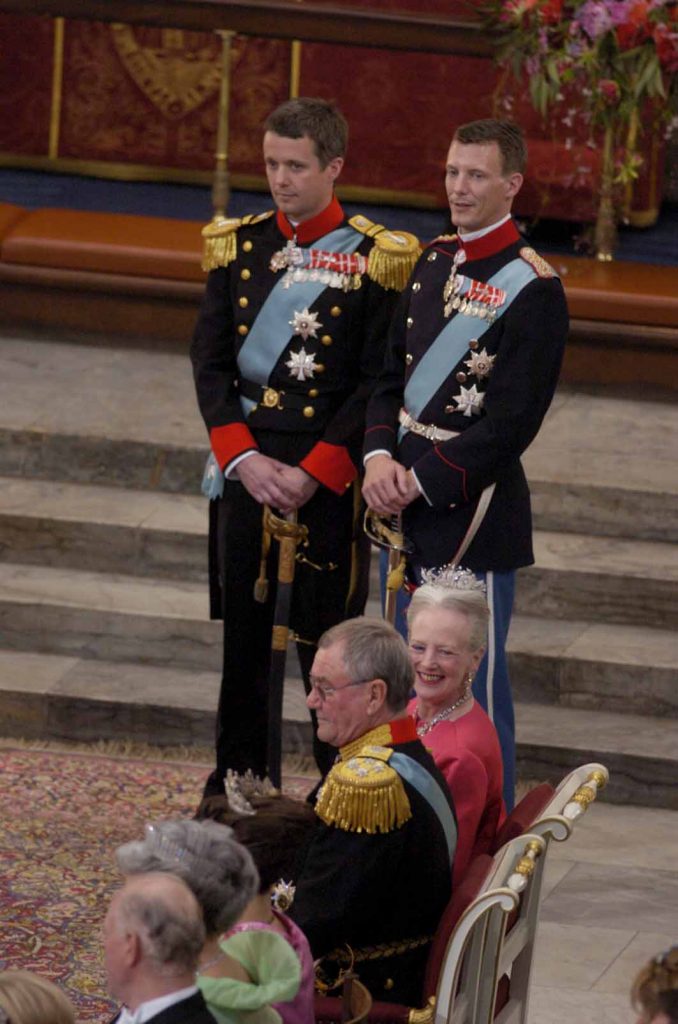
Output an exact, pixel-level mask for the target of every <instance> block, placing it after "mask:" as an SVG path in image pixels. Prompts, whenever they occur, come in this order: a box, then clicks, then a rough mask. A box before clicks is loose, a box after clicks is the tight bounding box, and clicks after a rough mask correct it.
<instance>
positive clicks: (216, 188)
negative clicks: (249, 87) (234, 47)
mask: <svg viewBox="0 0 678 1024" xmlns="http://www.w3.org/2000/svg"><path fill="white" fill-rule="evenodd" d="M217 35H219V36H221V87H220V89H219V121H218V124H217V151H216V154H215V162H214V180H213V183H212V207H213V210H214V218H213V219H214V220H219V219H221V218H223V217H225V216H226V207H227V206H228V198H229V186H228V115H229V103H230V98H231V41H232V39H233V36H234V35H235V32H228V31H226V30H220V31H219V32H217Z"/></svg>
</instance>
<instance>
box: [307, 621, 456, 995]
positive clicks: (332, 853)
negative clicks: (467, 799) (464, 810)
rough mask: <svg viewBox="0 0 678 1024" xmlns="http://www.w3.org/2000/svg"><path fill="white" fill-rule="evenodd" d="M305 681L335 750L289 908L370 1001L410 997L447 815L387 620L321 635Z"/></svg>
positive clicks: (439, 899)
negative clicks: (356, 978)
mask: <svg viewBox="0 0 678 1024" xmlns="http://www.w3.org/2000/svg"><path fill="white" fill-rule="evenodd" d="M310 681H311V687H312V688H311V692H310V694H309V696H308V698H307V703H308V706H309V707H310V708H312V709H313V710H314V711H315V712H316V715H317V720H318V737H319V738H320V739H321V740H324V741H325V742H326V743H330V744H331V745H332V746H333V747H336V748H338V750H339V757H338V759H337V761H336V763H335V764H334V766H333V768H332V769H331V771H330V772H329V774H328V775H327V777H326V779H325V781H324V782H323V783H322V785H321V787H320V789H319V791H318V793H317V796H316V803H315V810H316V814H317V817H318V821H317V823H316V827H315V832H314V833H313V837H312V839H311V841H310V843H309V844H308V846H307V849H306V855H305V858H304V860H303V863H302V866H301V868H300V871H299V875H298V877H297V880H296V881H297V892H296V897H295V902H294V904H293V906H292V909H291V911H290V914H291V916H292V917H293V918H294V920H295V921H296V922H297V924H298V925H299V926H300V927H301V928H302V929H303V931H304V932H305V933H306V935H307V937H308V939H309V942H310V944H311V949H312V951H313V955H314V956H315V957H316V958H317V957H322V958H324V959H323V965H322V966H323V969H325V968H327V971H328V973H332V972H333V967H334V966H336V967H337V969H338V967H341V966H346V962H347V963H348V964H349V965H351V964H352V965H353V966H354V969H355V971H356V973H357V974H358V976H359V977H360V979H361V981H363V982H364V983H365V985H367V987H368V988H369V989H370V991H371V993H372V995H373V996H374V998H375V999H380V1000H384V999H385V1000H388V1001H390V1002H398V1003H407V1004H408V1005H410V1006H414V1005H418V1004H419V1002H420V1000H421V991H422V984H423V976H424V969H425V964H426V958H427V955H428V950H429V946H430V941H431V938H432V936H433V933H434V932H435V930H436V927H437V925H438V921H439V920H440V917H441V915H442V912H443V910H444V909H445V906H446V904H447V902H448V900H449V898H450V892H451V864H452V861H453V859H454V852H455V847H456V821H455V814H454V806H453V803H452V798H451V796H450V794H449V791H448V788H447V786H446V784H445V780H444V778H443V777H442V775H441V774H440V772H439V771H438V769H437V768H436V766H435V764H434V762H433V758H432V757H431V755H430V754H429V753H428V751H427V750H426V749H425V748H424V746H423V744H422V743H421V740H420V739H419V738H418V736H417V733H416V729H415V726H414V721H413V719H411V718H409V717H408V715H407V702H408V699H409V696H410V693H411V691H412V686H413V683H414V670H413V668H412V664H411V662H410V658H409V656H408V652H407V647H406V646H405V642H404V640H403V639H402V637H401V636H400V635H399V634H398V633H397V632H396V631H395V629H393V627H392V626H390V625H389V624H388V623H387V622H384V621H382V620H376V619H375V620H372V619H365V618H360V619H349V620H348V621H346V622H342V623H340V624H339V625H338V626H334V627H333V628H332V629H330V630H328V631H327V632H326V633H325V634H324V635H323V636H322V637H321V639H320V641H319V644H318V651H317V654H316V656H315V659H314V662H313V667H312V671H311V676H310ZM347 946H348V947H350V951H347V948H346V947H347ZM344 958H346V962H344Z"/></svg>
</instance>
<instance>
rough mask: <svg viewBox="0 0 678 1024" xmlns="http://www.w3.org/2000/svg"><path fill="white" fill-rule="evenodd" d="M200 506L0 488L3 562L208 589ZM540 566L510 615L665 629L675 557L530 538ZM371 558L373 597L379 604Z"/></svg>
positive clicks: (174, 498)
mask: <svg viewBox="0 0 678 1024" xmlns="http://www.w3.org/2000/svg"><path fill="white" fill-rule="evenodd" d="M206 534H207V503H206V501H205V500H204V499H203V498H202V497H200V496H197V497H189V496H188V495H183V494H166V493H162V492H159V491H153V492H149V491H145V490H122V489H118V488H113V487H101V486H96V485H88V486H85V485H81V484H73V483H66V482H64V481H56V482H51V481H45V480H24V479H20V478H13V477H5V478H0V559H2V560H6V561H12V562H21V563H26V564H35V565H51V566H55V567H56V566H60V567H71V568H76V569H79V570H88V571H93V572H94V571H102V572H107V573H111V572H112V573H116V574H117V573H124V574H130V575H139V576H148V577H156V578H162V579H180V580H182V581H205V578H206V562H207V554H206V551H207V545H206ZM534 547H535V557H536V560H537V563H536V565H535V566H533V567H531V568H530V569H528V570H525V571H522V572H520V573H519V574H518V584H517V595H516V610H517V611H518V612H519V613H523V614H526V615H531V616H535V615H537V616H545V617H550V618H556V619H557V618H563V619H588V620H593V621H603V622H618V623H629V624H631V625H643V624H647V625H650V626H655V627H661V628H672V627H674V626H675V625H676V624H678V586H677V585H676V584H678V549H677V548H676V547H675V546H673V545H670V544H662V543H659V542H655V541H642V542H632V541H628V540H623V539H620V538H613V537H594V536H590V535H584V534H566V533H554V532H546V531H535V536H534ZM377 561H378V559H377V557H376V553H375V558H374V564H373V570H372V584H371V586H372V592H373V594H374V595H376V594H378V567H377Z"/></svg>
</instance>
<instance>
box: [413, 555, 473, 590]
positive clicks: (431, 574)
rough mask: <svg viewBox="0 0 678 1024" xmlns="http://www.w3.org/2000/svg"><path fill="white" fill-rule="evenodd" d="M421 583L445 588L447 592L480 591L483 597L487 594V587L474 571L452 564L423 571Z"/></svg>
mask: <svg viewBox="0 0 678 1024" xmlns="http://www.w3.org/2000/svg"><path fill="white" fill-rule="evenodd" d="M421 582H422V583H428V584H430V585H431V586H433V587H445V588H446V589H447V590H478V591H480V593H481V594H483V595H486V594H487V587H486V586H485V584H484V583H483V581H482V580H479V579H478V577H477V576H476V575H475V573H474V572H473V570H472V569H464V568H463V566H461V565H454V564H453V563H452V562H450V563H449V564H448V565H441V566H440V567H439V568H434V569H422V572H421Z"/></svg>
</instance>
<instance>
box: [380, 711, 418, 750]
mask: <svg viewBox="0 0 678 1024" xmlns="http://www.w3.org/2000/svg"><path fill="white" fill-rule="evenodd" d="M388 727H389V729H390V730H391V738H392V740H393V742H394V743H409V742H410V740H418V739H419V737H418V736H417V727H416V725H415V722H414V719H413V718H412V717H411V716H410V715H407V716H406V717H405V718H396V719H394V721H393V722H389V723H388Z"/></svg>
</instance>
